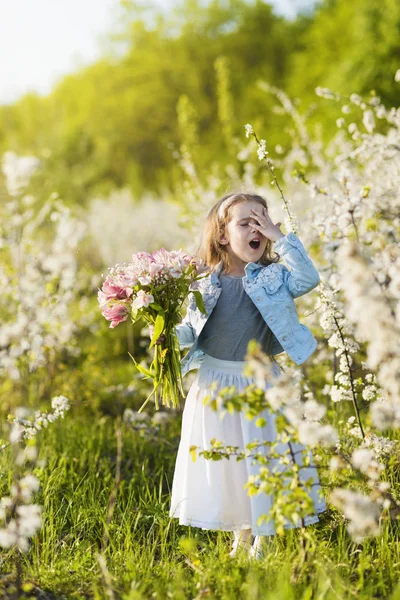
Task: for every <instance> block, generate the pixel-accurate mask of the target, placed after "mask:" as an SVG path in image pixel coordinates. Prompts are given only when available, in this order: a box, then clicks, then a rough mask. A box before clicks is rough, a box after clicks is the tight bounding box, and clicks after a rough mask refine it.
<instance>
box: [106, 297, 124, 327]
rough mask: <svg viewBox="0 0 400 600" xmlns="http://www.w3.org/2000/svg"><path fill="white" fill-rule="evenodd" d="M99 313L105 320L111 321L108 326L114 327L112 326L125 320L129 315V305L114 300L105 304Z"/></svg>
mask: <svg viewBox="0 0 400 600" xmlns="http://www.w3.org/2000/svg"><path fill="white" fill-rule="evenodd" d="M101 314H102V315H103V317H105V318H106V319H107V321H111V323H110V327H111V328H112V329H114V327H116V326H117V325H119V324H120V323H123V322H124V321H126V320H127V318H128V315H129V305H128V304H127V303H125V302H118V303H117V302H115V303H113V304H111V306H110V305H109V304H107V305H106V306H105V307H104V308H103V310H102V313H101Z"/></svg>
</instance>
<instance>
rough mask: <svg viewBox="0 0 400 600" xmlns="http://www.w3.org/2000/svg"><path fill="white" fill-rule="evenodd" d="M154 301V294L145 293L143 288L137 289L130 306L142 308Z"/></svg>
mask: <svg viewBox="0 0 400 600" xmlns="http://www.w3.org/2000/svg"><path fill="white" fill-rule="evenodd" d="M153 302H154V296H152V295H151V294H146V292H145V291H144V290H139V291H138V293H137V294H136V298H135V300H134V301H133V302H132V306H134V307H135V308H143V307H147V306H149V304H152V303H153Z"/></svg>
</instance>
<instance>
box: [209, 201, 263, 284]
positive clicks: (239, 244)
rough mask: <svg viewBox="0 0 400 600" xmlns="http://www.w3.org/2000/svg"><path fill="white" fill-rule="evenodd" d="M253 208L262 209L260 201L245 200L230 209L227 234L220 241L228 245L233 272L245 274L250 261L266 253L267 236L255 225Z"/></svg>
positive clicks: (254, 260)
mask: <svg viewBox="0 0 400 600" xmlns="http://www.w3.org/2000/svg"><path fill="white" fill-rule="evenodd" d="M252 208H255V209H258V210H260V208H261V206H260V203H259V202H256V201H255V200H244V201H243V202H239V204H235V205H234V206H232V207H231V208H230V209H229V210H228V218H230V220H229V222H228V223H226V224H225V234H224V235H223V236H222V237H221V239H220V242H221V244H223V245H224V246H225V247H226V251H227V252H228V254H229V257H230V259H231V264H232V267H231V272H233V271H235V272H236V273H238V274H239V275H240V274H244V267H245V266H246V265H247V263H249V262H257V261H258V260H260V258H261V257H262V255H263V254H264V251H265V248H266V246H267V238H266V237H265V236H264V235H262V234H261V233H260V232H259V231H257V229H255V228H254V227H253V224H254V223H257V221H256V220H255V219H254V217H253V216H250V211H251V209H252Z"/></svg>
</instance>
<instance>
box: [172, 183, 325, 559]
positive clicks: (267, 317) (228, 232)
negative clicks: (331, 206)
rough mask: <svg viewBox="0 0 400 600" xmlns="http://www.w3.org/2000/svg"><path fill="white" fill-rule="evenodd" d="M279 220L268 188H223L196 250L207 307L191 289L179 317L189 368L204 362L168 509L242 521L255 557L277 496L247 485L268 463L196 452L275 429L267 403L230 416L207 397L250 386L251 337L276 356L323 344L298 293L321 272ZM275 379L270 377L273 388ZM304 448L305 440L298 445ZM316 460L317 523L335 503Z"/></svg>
mask: <svg viewBox="0 0 400 600" xmlns="http://www.w3.org/2000/svg"><path fill="white" fill-rule="evenodd" d="M280 225H281V224H280V222H279V223H277V224H274V223H273V222H272V220H271V218H270V216H269V215H268V211H267V204H266V201H265V199H264V198H262V197H261V196H259V195H256V194H247V193H237V194H231V195H228V196H224V197H223V198H221V199H220V200H219V201H218V202H217V203H216V204H215V206H214V207H213V208H212V209H211V210H210V212H209V213H208V215H207V220H206V223H205V228H204V232H203V238H202V242H201V246H200V248H199V251H198V252H197V255H198V256H199V257H200V258H201V259H202V260H203V261H204V262H205V263H206V264H207V265H208V266H209V267H210V268H211V273H210V274H209V275H208V276H207V277H205V278H204V279H203V280H202V281H201V283H200V285H199V290H200V292H201V294H202V297H203V300H204V304H205V307H206V311H207V315H204V314H203V313H202V312H200V311H199V310H198V309H197V307H196V303H195V301H194V298H192V299H191V301H190V304H189V307H188V310H187V314H186V316H185V318H184V319H183V321H182V323H181V324H180V325H178V326H177V336H178V339H179V343H180V346H181V347H190V350H189V352H188V353H187V354H186V356H185V357H184V358H183V360H182V374H185V373H187V372H188V371H189V370H191V369H195V368H198V367H199V370H198V372H197V374H196V376H195V379H194V381H193V383H192V385H191V387H190V389H189V392H188V395H187V398H186V402H185V407H184V410H183V414H182V430H181V440H180V444H179V448H178V453H177V458H176V465H175V472H174V478H173V484H172V494H171V506H170V512H169V514H170V516H171V517H175V518H178V519H179V523H180V524H183V525H192V526H195V527H201V528H202V529H214V530H223V531H233V532H234V539H233V545H232V551H231V552H230V556H235V554H236V553H237V551H238V548H239V547H240V548H247V549H248V550H249V555H250V556H252V557H256V558H261V557H262V552H261V544H262V539H263V537H264V536H272V535H274V534H275V529H274V525H273V523H272V522H271V521H268V522H265V521H264V522H263V524H262V525H260V526H258V525H257V520H258V518H259V516H260V515H262V514H267V513H268V512H269V510H270V508H271V506H272V497H270V496H268V495H267V494H265V493H264V492H263V493H258V494H256V495H254V496H252V497H250V496H249V495H248V494H247V490H246V489H244V486H245V484H246V482H247V481H248V478H249V476H250V475H255V474H256V473H257V472H258V468H259V467H258V466H257V465H254V464H252V463H253V462H254V461H253V459H252V458H251V457H249V458H246V459H245V460H241V461H236V459H235V457H231V458H229V459H226V458H223V459H222V460H220V461H212V460H207V459H205V458H204V457H203V456H197V458H196V461H195V462H193V461H192V459H191V456H190V452H189V448H190V446H192V445H193V446H198V447H200V449H210V447H211V444H210V441H211V439H212V438H216V439H217V440H219V441H222V442H223V443H224V445H225V444H229V445H232V446H239V448H241V449H242V450H245V447H246V444H248V443H249V442H251V441H254V440H255V439H256V438H257V439H258V440H260V441H273V440H274V439H275V438H276V430H275V424H274V423H275V420H274V415H273V414H272V413H270V412H269V411H267V410H266V411H264V412H263V413H262V414H261V415H260V416H263V417H265V418H266V421H267V424H266V425H265V426H264V427H261V428H260V427H256V426H255V423H254V422H255V420H253V421H249V420H248V419H247V418H246V417H245V415H244V413H242V412H240V413H239V412H235V413H234V414H228V413H227V414H225V415H224V416H223V418H222V420H221V418H220V415H219V413H218V411H214V410H212V408H211V407H210V406H207V405H204V404H203V400H204V398H205V397H206V396H207V395H209V394H210V393H211V394H212V395H213V397H215V394H216V393H217V392H218V390H219V389H221V388H223V387H226V386H230V385H235V386H236V389H237V390H238V391H241V390H243V388H245V387H246V386H248V385H250V383H253V379H252V378H249V377H245V376H244V375H243V372H242V371H243V367H244V364H245V361H244V357H245V354H246V351H247V344H248V342H249V341H250V340H251V339H254V338H255V339H256V340H257V341H258V342H259V343H260V344H261V346H262V349H263V350H264V352H266V353H267V354H269V355H270V357H271V358H272V357H273V355H274V354H279V353H280V352H283V351H286V352H287V353H288V354H289V356H290V357H291V358H292V359H293V360H294V361H295V362H296V363H297V364H301V363H303V362H304V361H305V360H306V359H307V358H308V357H309V356H310V355H311V354H312V352H314V350H315V348H316V345H317V342H316V340H315V338H314V336H313V335H312V333H311V331H310V330H309V329H308V328H307V327H306V326H305V325H302V324H300V323H299V320H298V317H297V312H296V307H295V304H294V300H293V298H295V297H297V296H301V295H302V294H305V293H307V292H309V291H310V290H312V289H314V288H315V287H316V286H317V285H318V283H319V280H320V279H319V275H318V272H317V271H316V269H315V267H314V265H313V264H312V262H311V260H310V258H309V257H308V255H307V253H306V251H305V249H304V247H303V244H302V243H301V241H300V240H299V238H298V237H297V236H296V235H295V234H294V233H292V232H290V233H289V234H287V235H284V234H283V233H282V232H281V230H280ZM273 244H275V246H274V249H277V250H279V251H280V253H281V255H282V256H283V258H284V261H285V263H286V264H287V265H288V267H290V269H289V268H288V267H286V266H285V265H282V264H280V263H279V262H278V261H279V259H280V255H279V254H277V253H275V257H273V256H272V255H271V253H272V246H273ZM271 364H272V371H273V373H274V374H275V375H276V376H277V375H279V373H280V367H279V365H278V363H277V362H276V361H274V360H273V358H272V362H271ZM271 385H272V383H271V382H269V381H267V382H266V384H265V389H268V387H270V386H271ZM264 448H266V446H264ZM302 448H303V446H301V445H300V444H296V450H299V449H302ZM312 461H313V459H312V456H311V467H309V468H304V469H302V470H301V471H302V473H303V477H304V479H309V478H313V481H314V486H313V487H312V492H310V495H311V497H312V499H313V502H314V507H315V514H313V515H309V516H307V517H306V518H305V524H306V525H309V524H311V523H316V522H317V521H318V520H319V519H318V516H317V513H320V512H322V511H324V510H325V509H326V505H325V501H324V499H323V498H322V496H321V494H320V492H321V487H320V485H319V479H318V475H317V473H316V469H315V468H313V467H314V463H313V462H312ZM299 526H300V523H299ZM287 527H293V524H290V523H288V524H287ZM253 535H254V536H255V537H254V541H253V540H252V537H253ZM251 544H252V545H251Z"/></svg>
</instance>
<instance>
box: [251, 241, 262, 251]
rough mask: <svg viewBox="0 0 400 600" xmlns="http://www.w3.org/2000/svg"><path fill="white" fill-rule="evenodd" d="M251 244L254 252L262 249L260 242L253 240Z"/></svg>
mask: <svg viewBox="0 0 400 600" xmlns="http://www.w3.org/2000/svg"><path fill="white" fill-rule="evenodd" d="M249 243H250V247H251V248H254V250H257V248H259V247H260V240H251V242H249Z"/></svg>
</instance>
